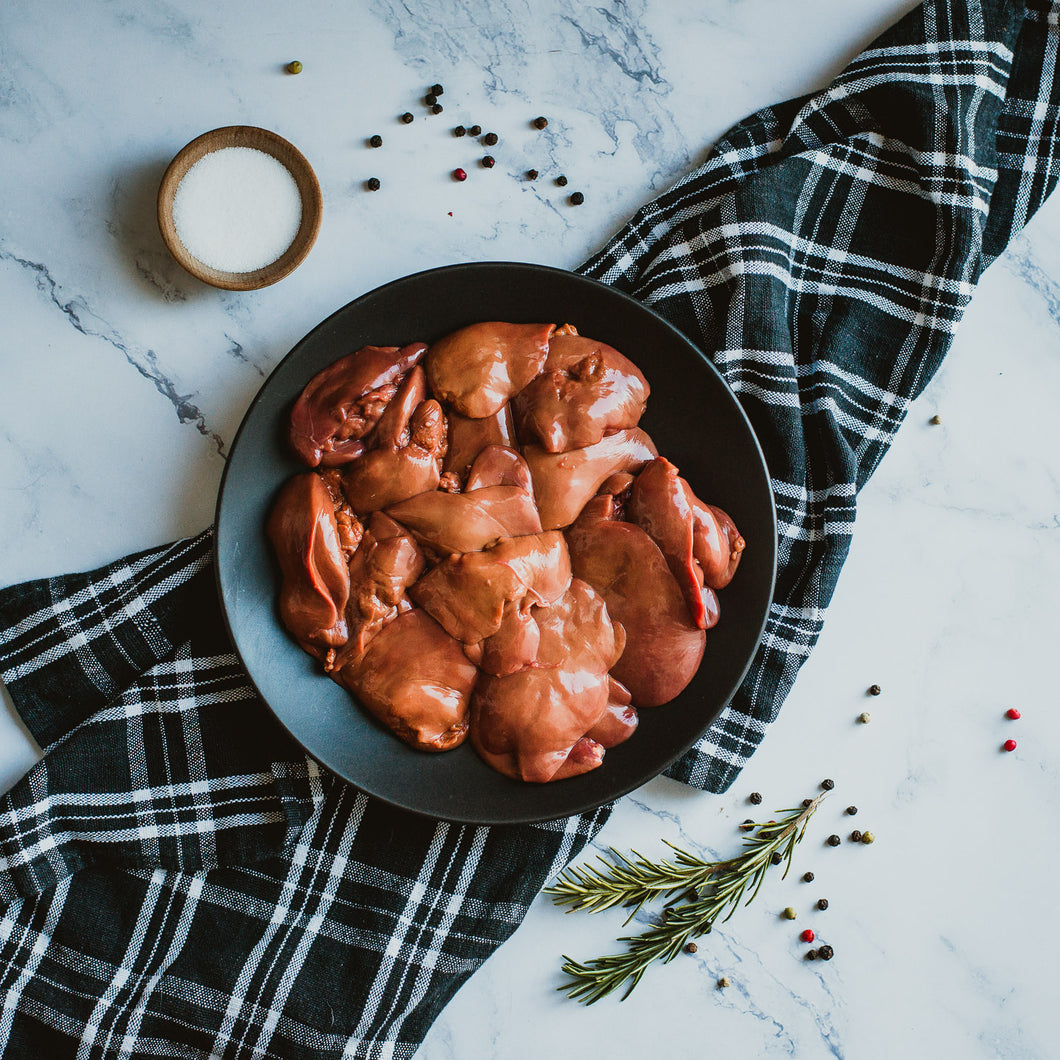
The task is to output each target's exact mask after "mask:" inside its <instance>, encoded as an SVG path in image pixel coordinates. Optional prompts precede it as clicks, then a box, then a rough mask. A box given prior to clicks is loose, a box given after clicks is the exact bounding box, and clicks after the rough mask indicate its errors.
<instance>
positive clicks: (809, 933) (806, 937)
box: [799, 928, 817, 942]
mask: <svg viewBox="0 0 1060 1060" xmlns="http://www.w3.org/2000/svg"><path fill="white" fill-rule="evenodd" d="M816 937H817V936H816V935H815V934H814V933H813V928H807V929H806V930H805V931H804V932H803V933H802V934H801V935H800V936H799V938H800V939H802V941H803V942H813V940H814V939H815V938H816Z"/></svg>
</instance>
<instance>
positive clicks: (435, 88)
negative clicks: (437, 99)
mask: <svg viewBox="0 0 1060 1060" xmlns="http://www.w3.org/2000/svg"><path fill="white" fill-rule="evenodd" d="M431 95H432V96H444V95H445V89H444V88H442V86H441V85H431Z"/></svg>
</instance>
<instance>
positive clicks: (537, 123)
mask: <svg viewBox="0 0 1060 1060" xmlns="http://www.w3.org/2000/svg"><path fill="white" fill-rule="evenodd" d="M531 124H532V125H533V127H534V128H535V129H544V128H545V127H546V126H547V125H548V118H534V120H533V122H531Z"/></svg>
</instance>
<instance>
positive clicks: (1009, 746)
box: [1001, 740, 1016, 751]
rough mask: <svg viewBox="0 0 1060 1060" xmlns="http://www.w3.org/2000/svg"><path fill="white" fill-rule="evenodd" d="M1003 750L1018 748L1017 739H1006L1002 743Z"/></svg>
mask: <svg viewBox="0 0 1060 1060" xmlns="http://www.w3.org/2000/svg"><path fill="white" fill-rule="evenodd" d="M1001 750H1002V751H1015V750H1016V741H1015V740H1006V741H1005V742H1004V743H1003V744H1002V745H1001Z"/></svg>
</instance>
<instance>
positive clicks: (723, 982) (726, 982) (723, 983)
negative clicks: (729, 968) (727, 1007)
mask: <svg viewBox="0 0 1060 1060" xmlns="http://www.w3.org/2000/svg"><path fill="white" fill-rule="evenodd" d="M727 986H732V982H731V981H730V979H729V977H728V976H727V975H723V976H722V977H721V978H720V979H719V980H718V989H719V990H724V989H725V988H726V987H727Z"/></svg>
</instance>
